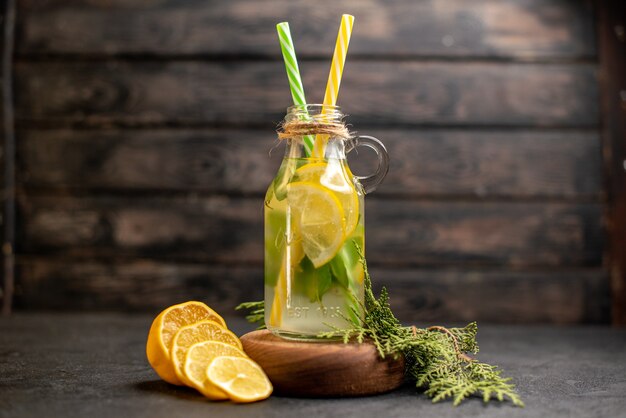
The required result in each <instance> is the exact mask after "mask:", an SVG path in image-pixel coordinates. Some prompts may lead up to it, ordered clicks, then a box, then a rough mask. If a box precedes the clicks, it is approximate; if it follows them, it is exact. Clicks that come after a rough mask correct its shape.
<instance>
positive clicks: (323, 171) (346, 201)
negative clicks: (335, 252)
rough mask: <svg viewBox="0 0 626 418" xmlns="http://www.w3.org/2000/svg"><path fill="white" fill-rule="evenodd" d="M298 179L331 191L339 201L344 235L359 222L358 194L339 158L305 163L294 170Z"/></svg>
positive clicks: (350, 231)
mask: <svg viewBox="0 0 626 418" xmlns="http://www.w3.org/2000/svg"><path fill="white" fill-rule="evenodd" d="M295 174H296V176H297V179H298V181H306V182H311V183H319V184H321V185H322V186H324V187H326V188H328V189H330V190H332V191H333V193H334V195H335V197H337V199H338V200H339V202H340V203H341V206H342V208H343V216H344V219H345V224H346V231H345V235H346V236H348V235H350V234H351V233H352V231H354V229H355V228H356V226H357V224H358V222H359V195H358V194H357V192H356V189H355V188H354V185H353V184H352V183H351V182H350V180H349V179H350V178H351V175H350V174H349V171H346V170H345V169H344V166H343V164H342V162H341V161H340V160H330V161H329V162H328V163H325V162H317V163H309V164H305V165H303V166H302V167H300V168H299V169H297V170H296V173H295Z"/></svg>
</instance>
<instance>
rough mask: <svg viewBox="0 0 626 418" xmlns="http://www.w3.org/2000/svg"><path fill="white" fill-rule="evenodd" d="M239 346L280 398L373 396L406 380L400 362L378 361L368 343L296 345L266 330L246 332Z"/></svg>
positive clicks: (305, 343) (391, 360) (376, 354)
mask: <svg viewBox="0 0 626 418" xmlns="http://www.w3.org/2000/svg"><path fill="white" fill-rule="evenodd" d="M241 342H242V343H243V348H244V350H245V352H246V353H247V354H248V355H249V356H250V357H251V358H252V359H253V360H254V361H256V362H257V363H259V365H260V366H261V367H262V368H263V370H265V373H267V376H268V377H269V379H270V380H271V382H272V384H273V385H274V391H275V393H277V394H279V395H284V396H297V397H339V396H364V395H374V394H377V393H383V392H388V391H390V390H393V389H395V388H397V387H398V386H400V385H401V384H402V382H403V381H404V357H403V356H402V355H399V356H398V357H397V358H395V359H394V358H393V356H389V357H388V358H385V359H381V358H380V356H379V355H378V352H377V351H376V347H375V346H374V345H373V344H371V343H363V344H359V343H356V342H355V343H349V344H344V343H343V342H341V341H339V342H334V341H333V342H298V341H290V340H285V339H282V338H279V337H276V336H275V335H273V334H272V333H271V332H269V331H267V330H262V331H253V332H250V333H248V334H246V335H244V336H243V337H241Z"/></svg>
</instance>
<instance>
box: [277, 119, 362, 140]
mask: <svg viewBox="0 0 626 418" xmlns="http://www.w3.org/2000/svg"><path fill="white" fill-rule="evenodd" d="M277 133H278V139H290V138H301V137H303V136H308V135H327V136H328V137H330V138H339V139H350V138H351V137H352V133H351V132H350V130H349V129H348V127H347V126H346V125H345V123H343V122H318V121H315V120H290V121H285V122H283V123H281V125H280V126H279V128H278V131H277Z"/></svg>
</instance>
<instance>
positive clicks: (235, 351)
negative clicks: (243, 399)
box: [183, 341, 246, 400]
mask: <svg viewBox="0 0 626 418" xmlns="http://www.w3.org/2000/svg"><path fill="white" fill-rule="evenodd" d="M219 356H233V357H246V354H245V353H244V352H243V351H242V350H240V349H239V348H237V347H234V346H232V345H230V344H225V343H222V342H219V341H202V342H199V343H196V344H194V345H192V346H191V347H190V348H189V350H188V351H187V355H186V356H185V367H184V368H183V370H184V373H185V377H186V378H187V380H188V381H189V383H190V384H191V385H190V386H192V387H194V388H196V389H198V391H200V393H202V394H203V395H204V396H206V397H207V398H209V399H213V400H220V399H228V396H227V395H226V393H224V391H223V390H221V389H220V388H219V387H217V386H215V385H214V384H213V383H211V382H210V381H209V380H208V379H207V377H206V370H207V367H209V364H211V361H213V359H214V358H216V357H219Z"/></svg>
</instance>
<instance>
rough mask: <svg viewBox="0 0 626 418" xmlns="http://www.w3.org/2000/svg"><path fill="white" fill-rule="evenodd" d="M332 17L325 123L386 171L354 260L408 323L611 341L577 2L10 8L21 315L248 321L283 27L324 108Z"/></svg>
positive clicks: (258, 289) (597, 144)
mask: <svg viewBox="0 0 626 418" xmlns="http://www.w3.org/2000/svg"><path fill="white" fill-rule="evenodd" d="M344 12H349V13H351V14H353V15H355V16H356V21H355V27H354V33H353V40H352V43H351V45H350V53H349V58H348V62H347V64H346V69H345V73H344V80H343V84H342V90H341V95H340V104H342V105H343V108H344V110H345V112H346V113H348V114H349V115H350V122H351V123H352V124H353V125H354V129H356V130H357V131H359V132H360V133H367V134H372V135H374V136H377V137H379V138H381V139H382V140H383V141H384V142H385V143H386V144H387V146H388V149H389V152H390V154H391V159H392V165H391V169H390V172H389V176H388V177H387V179H386V180H385V182H384V183H383V185H382V186H381V187H380V188H379V190H378V191H376V192H375V193H374V194H372V195H370V196H368V198H367V200H368V202H367V208H366V219H367V250H368V253H367V257H368V260H369V262H370V266H371V270H372V274H373V277H374V280H375V283H376V284H377V286H381V285H386V286H388V288H389V290H390V292H391V294H392V304H393V307H394V308H395V309H397V311H398V312H399V314H400V316H401V317H402V318H403V319H405V320H413V321H420V320H422V321H468V320H480V321H490V322H520V323H537V322H551V323H603V322H608V321H609V318H610V292H609V274H608V271H607V267H606V264H605V265H604V266H603V256H604V254H605V253H606V251H607V246H606V242H607V237H606V231H605V226H604V223H605V222H604V221H603V219H604V218H603V216H604V215H603V214H604V212H605V209H606V198H607V194H606V184H605V181H604V176H603V157H602V142H601V123H600V122H601V111H600V102H601V101H600V96H601V95H600V91H599V82H598V77H599V55H598V46H597V20H596V14H597V10H595V7H594V3H592V2H590V1H570V0H475V1H467V0H441V1H413V0H396V1H384V0H341V1H333V2H324V3H323V4H319V2H307V1H303V0H302V1H292V0H274V1H271V2H262V1H258V0H239V1H226V0H215V1H167V0H133V1H130V0H18V1H17V8H16V32H15V56H14V63H13V67H12V69H13V71H14V75H13V79H14V84H13V85H14V93H13V95H14V106H15V119H14V123H15V127H16V147H17V153H16V160H15V161H16V164H17V168H16V181H17V187H18V191H17V223H16V225H15V229H16V263H17V264H16V278H15V281H16V283H15V286H16V294H15V306H16V308H17V309H50V308H53V309H77V310H148V311H155V310H157V309H159V308H162V307H164V306H166V305H168V304H171V303H174V302H177V301H181V300H185V299H190V298H197V299H201V300H206V301H207V302H208V303H210V304H211V305H212V306H214V307H215V308H216V309H218V310H220V311H223V312H225V313H226V312H230V310H231V309H232V308H233V306H235V305H236V304H237V303H239V302H241V301H245V300H255V299H259V298H261V297H262V262H263V259H262V256H263V253H262V242H263V241H262V228H263V226H262V215H261V214H262V196H263V194H264V191H265V189H266V187H267V185H268V184H269V182H270V180H271V179H272V177H273V175H274V174H275V172H276V169H277V166H278V164H279V159H280V158H281V153H282V148H279V149H278V150H275V151H274V152H273V153H272V156H271V158H270V157H268V152H269V151H270V149H272V147H274V146H275V145H276V143H275V134H274V129H275V124H276V123H277V122H278V121H280V120H281V118H282V115H283V114H284V108H285V107H286V106H288V105H289V102H290V95H289V89H288V86H287V80H286V75H285V73H284V67H283V64H282V62H281V57H280V53H279V48H278V44H277V38H276V32H275V24H276V23H277V22H279V21H282V20H288V21H289V22H290V24H291V28H292V33H293V37H294V41H295V44H296V49H297V52H298V55H299V58H300V61H301V70H302V72H303V78H304V83H305V86H306V88H307V93H308V97H309V100H311V101H320V100H321V98H322V94H323V89H324V85H325V79H326V76H327V71H328V67H329V60H330V55H331V53H332V48H333V46H334V38H335V35H336V30H337V26H338V23H339V17H340V15H341V14H342V13H344Z"/></svg>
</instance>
